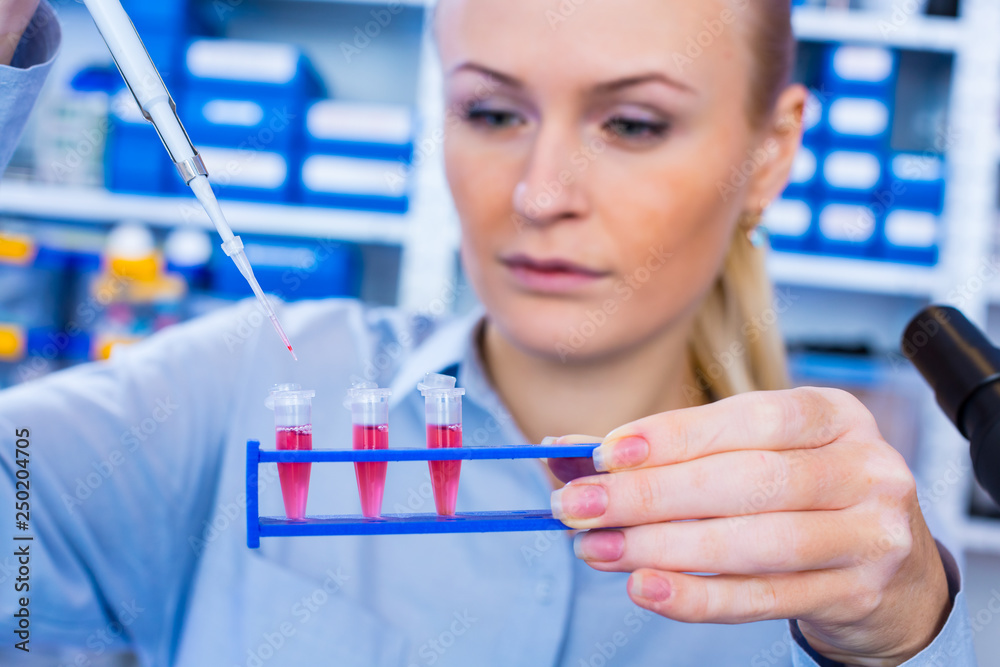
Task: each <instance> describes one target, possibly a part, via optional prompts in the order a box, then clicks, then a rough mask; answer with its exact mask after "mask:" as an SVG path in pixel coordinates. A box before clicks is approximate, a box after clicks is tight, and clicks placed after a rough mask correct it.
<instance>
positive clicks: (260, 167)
mask: <svg viewBox="0 0 1000 667" xmlns="http://www.w3.org/2000/svg"><path fill="white" fill-rule="evenodd" d="M198 152H199V153H201V157H202V159H203V160H205V167H207V169H208V180H209V181H211V182H212V183H215V184H216V185H222V186H226V185H235V186H239V187H242V188H258V189H261V190H274V189H277V188H280V187H281V186H283V185H284V184H285V181H286V180H287V178H288V163H287V162H286V161H285V158H284V156H282V155H280V154H278V153H269V152H266V151H255V150H250V149H243V150H239V149H235V148H219V147H217V146H207V147H202V148H199V149H198Z"/></svg>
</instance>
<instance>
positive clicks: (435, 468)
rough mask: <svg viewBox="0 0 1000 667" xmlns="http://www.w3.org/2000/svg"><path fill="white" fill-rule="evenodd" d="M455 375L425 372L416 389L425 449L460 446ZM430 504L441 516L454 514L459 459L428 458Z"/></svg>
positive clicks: (458, 391)
mask: <svg viewBox="0 0 1000 667" xmlns="http://www.w3.org/2000/svg"><path fill="white" fill-rule="evenodd" d="M456 383H457V379H456V378H454V377H452V376H450V375H441V374H440V373H427V374H426V375H425V376H424V379H423V381H422V382H419V383H417V389H418V390H419V391H420V393H421V395H423V397H424V423H426V424H427V447H428V449H440V448H441V447H461V446H462V395H463V394H465V390H464V389H460V388H457V387H456V386H455V384H456ZM427 465H428V468H430V472H431V487H432V488H433V489H434V507H435V509H436V510H437V513H438V514H439V515H441V516H454V515H455V503H456V500H457V499H458V478H459V475H460V474H461V473H462V462H461V461H428V462H427Z"/></svg>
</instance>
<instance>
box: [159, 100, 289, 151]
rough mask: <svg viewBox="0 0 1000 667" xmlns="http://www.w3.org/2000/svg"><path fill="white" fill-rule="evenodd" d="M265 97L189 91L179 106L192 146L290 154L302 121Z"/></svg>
mask: <svg viewBox="0 0 1000 667" xmlns="http://www.w3.org/2000/svg"><path fill="white" fill-rule="evenodd" d="M280 106H281V105H280V104H271V103H269V101H268V100H265V99H227V98H221V97H218V96H215V95H205V94H204V93H203V92H193V93H192V92H189V93H188V94H187V95H185V98H184V102H183V103H182V104H179V105H178V113H179V115H180V117H181V118H182V119H183V120H184V126H185V127H186V128H187V131H188V134H189V135H190V136H191V141H192V142H194V144H195V146H198V145H201V144H203V143H208V144H211V145H213V146H228V147H230V148H246V149H251V150H265V151H272V152H278V153H282V154H284V155H286V156H290V155H291V154H292V152H293V149H294V148H295V147H296V145H297V144H298V141H297V137H298V135H299V132H298V130H299V127H300V123H301V121H300V120H299V117H298V116H297V115H295V116H293V115H291V114H289V113H288V112H287V111H285V110H282V109H281V108H279V107H280Z"/></svg>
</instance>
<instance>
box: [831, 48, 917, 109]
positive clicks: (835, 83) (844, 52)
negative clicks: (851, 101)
mask: <svg viewBox="0 0 1000 667" xmlns="http://www.w3.org/2000/svg"><path fill="white" fill-rule="evenodd" d="M898 68H899V57H898V55H897V53H896V52H895V51H893V50H892V49H887V48H884V47H881V46H858V45H854V44H841V45H836V46H830V47H828V48H827V49H826V51H825V52H824V56H823V82H822V83H823V89H824V90H826V91H828V92H830V93H834V94H847V95H860V96H868V97H876V98H880V99H884V100H889V99H892V95H893V90H894V88H895V85H896V74H897V71H898Z"/></svg>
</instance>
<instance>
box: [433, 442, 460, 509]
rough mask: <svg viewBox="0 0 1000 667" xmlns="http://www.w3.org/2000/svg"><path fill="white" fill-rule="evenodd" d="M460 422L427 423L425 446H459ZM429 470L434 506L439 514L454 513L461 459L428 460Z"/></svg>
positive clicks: (434, 447)
mask: <svg viewBox="0 0 1000 667" xmlns="http://www.w3.org/2000/svg"><path fill="white" fill-rule="evenodd" d="M461 446H462V425H461V424H428V425H427V447H429V448H430V449H437V448H439V447H461ZM427 465H428V467H429V468H430V470H431V486H433V488H434V506H435V508H436V509H437V513H438V514H440V515H441V516H453V515H454V514H455V501H456V499H457V498H458V477H459V475H460V474H461V472H462V462H461V461H428V462H427Z"/></svg>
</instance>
